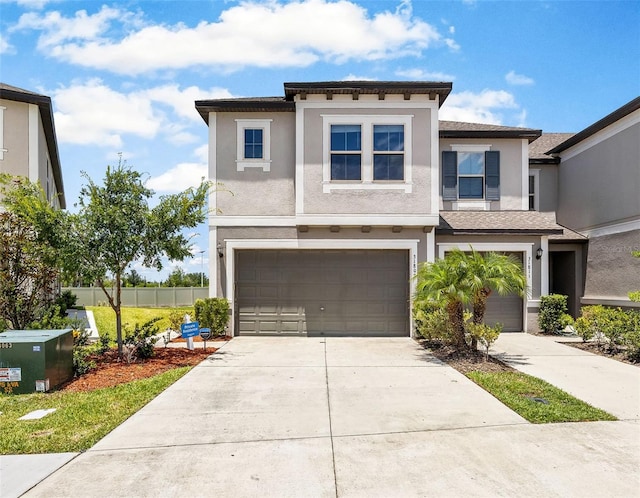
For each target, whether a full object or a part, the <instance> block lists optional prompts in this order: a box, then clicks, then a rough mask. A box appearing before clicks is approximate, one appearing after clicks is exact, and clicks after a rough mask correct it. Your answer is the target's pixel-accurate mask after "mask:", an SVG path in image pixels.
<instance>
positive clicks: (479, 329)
mask: <svg viewBox="0 0 640 498" xmlns="http://www.w3.org/2000/svg"><path fill="white" fill-rule="evenodd" d="M467 331H468V332H469V334H470V335H471V337H472V338H473V339H475V340H476V341H478V342H479V343H480V344H482V345H483V346H484V348H485V352H484V360H485V361H487V360H488V359H489V348H491V345H492V344H493V343H494V342H496V340H497V339H498V337H499V336H500V333H501V332H502V324H501V323H496V324H495V325H494V326H493V327H491V326H490V325H487V324H486V323H470V324H468V325H467Z"/></svg>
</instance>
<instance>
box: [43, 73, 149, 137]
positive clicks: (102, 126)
mask: <svg viewBox="0 0 640 498" xmlns="http://www.w3.org/2000/svg"><path fill="white" fill-rule="evenodd" d="M52 97H53V102H54V106H55V108H56V112H55V120H56V128H57V132H58V138H59V140H60V141H61V142H70V143H76V144H99V145H103V146H112V147H119V146H121V145H122V134H133V135H137V136H140V137H143V138H153V137H154V136H155V135H156V134H157V133H158V130H159V129H160V125H161V122H160V118H159V116H158V115H157V113H154V110H153V107H152V105H151V100H149V99H148V98H146V97H145V96H144V95H140V94H139V93H135V92H133V93H130V94H124V93H119V92H117V91H115V90H112V89H111V88H109V87H108V86H106V85H104V84H103V83H102V82H101V81H100V80H98V79H92V80H90V81H88V82H87V83H72V84H71V85H70V86H68V87H63V88H60V89H57V90H55V91H53V92H52Z"/></svg>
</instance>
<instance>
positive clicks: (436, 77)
mask: <svg viewBox="0 0 640 498" xmlns="http://www.w3.org/2000/svg"><path fill="white" fill-rule="evenodd" d="M396 75H397V76H402V77H403V78H411V79H412V80H416V81H420V80H430V81H454V80H455V79H456V77H455V76H453V75H451V74H447V73H441V72H437V71H435V72H433V71H425V70H424V69H419V68H414V69H401V70H398V71H396Z"/></svg>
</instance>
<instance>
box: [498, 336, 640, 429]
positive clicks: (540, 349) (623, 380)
mask: <svg viewBox="0 0 640 498" xmlns="http://www.w3.org/2000/svg"><path fill="white" fill-rule="evenodd" d="M556 339H557V337H554V336H534V335H531V334H523V333H519V334H509V333H505V334H501V335H500V338H499V339H498V340H497V341H496V343H495V344H494V346H493V347H492V348H491V350H490V354H491V355H492V356H495V357H496V358H498V359H500V360H502V361H504V362H505V363H507V364H509V365H510V366H512V367H514V368H516V369H518V370H520V371H522V372H524V373H527V374H529V375H533V376H534V377H538V378H540V379H543V380H546V381H547V382H549V383H550V384H553V385H554V386H556V387H559V388H560V389H562V390H564V391H566V392H568V393H569V394H572V395H574V396H575V397H576V398H579V399H581V400H583V401H586V402H587V403H589V404H590V405H593V406H595V407H596V408H601V409H602V410H605V411H607V412H609V413H611V414H612V415H615V416H616V417H618V418H619V419H620V420H636V421H640V367H638V366H635V365H629V364H626V363H621V362H619V361H616V360H612V359H610V358H605V357H603V356H599V355H596V354H593V353H589V352H588V351H583V350H581V349H577V348H574V347H571V346H568V345H566V344H561V343H560V342H556Z"/></svg>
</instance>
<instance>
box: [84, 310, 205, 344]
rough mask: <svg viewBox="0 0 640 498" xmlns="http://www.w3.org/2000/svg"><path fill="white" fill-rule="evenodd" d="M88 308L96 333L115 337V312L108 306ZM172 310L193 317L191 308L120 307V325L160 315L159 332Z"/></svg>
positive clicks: (147, 319) (132, 324)
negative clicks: (94, 320)
mask: <svg viewBox="0 0 640 498" xmlns="http://www.w3.org/2000/svg"><path fill="white" fill-rule="evenodd" d="M85 308H86V309H88V310H91V311H93V316H94V317H95V319H96V326H97V327H98V333H99V334H100V335H101V336H102V335H103V334H105V333H106V334H108V335H109V337H111V339H112V340H115V338H116V314H115V312H114V311H113V310H112V309H111V307H110V306H86V307H85ZM174 310H178V311H180V312H181V313H182V314H183V315H184V314H185V313H189V314H190V315H191V316H192V317H193V308H192V307H186V308H184V307H183V308H122V325H123V327H124V324H125V323H128V324H129V325H130V326H131V327H132V328H133V327H134V326H135V324H136V323H140V324H143V323H144V322H147V321H149V320H151V319H152V318H155V317H158V316H159V317H160V318H162V320H160V321H159V322H158V323H156V325H157V326H158V327H159V329H160V332H164V331H165V330H166V329H167V328H168V327H169V320H168V319H167V317H168V316H169V313H171V312H172V311H174Z"/></svg>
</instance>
